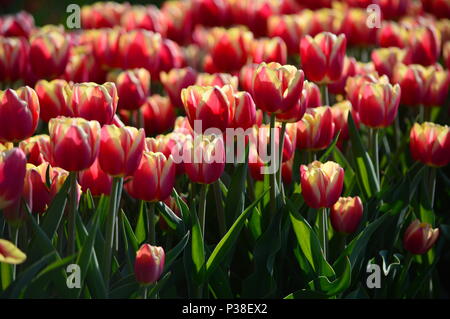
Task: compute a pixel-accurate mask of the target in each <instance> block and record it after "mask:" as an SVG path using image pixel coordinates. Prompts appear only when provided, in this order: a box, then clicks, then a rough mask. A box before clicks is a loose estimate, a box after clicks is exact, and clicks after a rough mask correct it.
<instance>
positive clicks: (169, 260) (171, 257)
mask: <svg viewBox="0 0 450 319" xmlns="http://www.w3.org/2000/svg"><path fill="white" fill-rule="evenodd" d="M190 234H191V233H190V232H189V231H188V232H187V233H186V235H184V237H183V238H182V239H181V240H180V242H179V243H178V244H177V245H176V246H175V247H173V248H172V249H171V250H170V251H169V252H168V253H167V254H166V261H165V264H164V268H165V269H166V271H167V270H168V269H170V266H172V264H173V263H174V262H175V260H176V259H177V257H178V256H179V255H180V254H181V253H182V252H183V250H184V248H186V245H187V243H188V242H189V238H190Z"/></svg>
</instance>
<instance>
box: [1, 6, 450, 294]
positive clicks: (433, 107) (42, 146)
mask: <svg viewBox="0 0 450 319" xmlns="http://www.w3.org/2000/svg"><path fill="white" fill-rule="evenodd" d="M373 3H375V4H376V5H377V7H378V9H379V12H377V14H379V15H380V16H379V17H378V18H379V19H380V25H379V26H372V25H371V24H370V23H369V22H368V21H369V20H370V19H372V18H373V17H372V16H371V15H372V14H373V12H370V11H368V10H366V8H367V7H368V6H369V5H371V4H373ZM375 18H376V17H375ZM81 24H82V28H81V29H73V30H65V29H64V27H63V26H56V25H45V26H42V27H38V26H35V24H34V19H33V17H32V16H31V15H30V14H28V13H26V12H20V13H17V14H14V15H7V16H2V17H0V83H1V89H2V90H0V263H1V267H2V271H1V274H2V275H1V276H0V291H1V290H3V296H5V297H37V296H42V294H43V295H44V296H56V297H85V298H93V297H94V298H95V297H98V298H107V297H111V298H114V297H126V298H129V297H131V298H140V297H144V298H147V297H164V296H165V297H208V296H209V297H215V298H220V297H278V298H279V297H286V296H287V297H288V298H302V297H307V296H309V297H310V296H313V297H317V298H330V297H361V296H369V295H370V296H372V297H402V298H403V297H416V296H422V297H423V296H427V297H432V296H439V295H440V293H441V292H440V291H439V290H438V289H437V288H436V287H435V286H436V285H434V284H433V279H434V280H437V279H436V278H437V277H436V276H437V275H436V271H431V272H430V271H429V270H430V269H432V270H434V269H435V267H436V264H437V263H438V262H448V256H447V257H446V258H447V260H445V258H444V256H442V257H441V254H442V253H441V252H442V251H443V250H445V247H447V248H448V241H446V240H445V238H448V237H447V236H448V234H450V233H448V229H449V228H448V227H449V226H447V225H445V224H448V222H449V218H448V209H447V211H445V207H446V205H447V203H446V198H445V196H447V197H448V194H449V189H450V183H449V181H450V180H449V177H447V175H446V174H445V171H444V170H443V169H442V168H443V167H445V166H446V165H448V164H449V162H450V128H449V127H448V126H447V125H445V123H447V122H448V118H449V115H450V112H449V98H448V95H449V94H448V93H449V87H450V72H449V68H450V3H449V2H448V1H446V0H422V1H417V0H395V1H384V0H377V1H361V0H358V1H354V0H346V1H331V0H315V1H311V0H279V1H272V0H256V1H255V0H252V1H250V0H190V1H173V0H172V1H167V2H164V3H163V4H162V7H161V8H157V7H156V6H153V5H147V6H143V5H142V6H141V5H130V4H128V3H125V4H118V3H114V2H98V3H95V4H92V5H88V6H84V7H82V8H81ZM233 132H234V133H233ZM236 132H238V133H239V132H240V134H241V135H242V134H244V135H245V137H244V139H243V140H240V139H239V136H237V135H239V134H236ZM233 134H234V135H233ZM240 142H243V143H242V144H240ZM408 144H409V150H408ZM235 148H237V149H238V154H237V155H236V156H235V154H234V153H233V155H231V156H229V153H230V152H231V151H232V150H234V149H235ZM239 150H240V153H239ZM269 158H270V159H269ZM271 165H274V167H275V168H274V169H272V170H270V169H269V166H271ZM438 179H441V182H438V183H437V182H436V180H438ZM436 185H438V186H441V187H436ZM441 196H444V198H441ZM445 213H447V215H445ZM329 223H331V226H332V227H329ZM439 225H443V226H442V227H443V229H444V230H445V232H444V231H443V230H442V228H441V231H440V229H439V227H438V226H439ZM440 232H441V233H443V232H444V233H446V234H445V235H446V236H439V234H440ZM377 234H379V236H378V237H377V236H376V235H377ZM438 239H441V240H440V241H438ZM437 243H439V245H437ZM440 258H441V259H440ZM378 262H380V263H383V267H384V268H383V269H387V268H389V269H393V271H386V270H385V274H384V276H385V277H386V279H385V280H384V281H383V284H384V285H386V286H385V287H383V289H382V290H380V291H381V292H380V293H378V292H377V293H374V292H371V291H370V290H369V289H368V288H367V287H366V286H365V277H364V271H365V268H366V267H367V266H368V265H369V264H373V263H378ZM70 263H77V264H78V265H79V266H80V267H81V272H82V276H81V281H82V282H81V288H78V290H77V291H76V292H73V290H71V289H69V288H67V287H65V285H64V284H63V285H61V284H60V283H61V280H62V279H61V278H64V279H67V276H68V274H67V273H66V272H64V271H60V270H62V269H63V267H65V266H66V265H68V264H70ZM447 265H448V264H447ZM388 266H389V267H388ZM412 269H414V270H415V271H412ZM415 274H417V276H415ZM433 274H434V275H433ZM20 278H29V279H28V281H26V282H24V280H18V279H20ZM407 278H409V280H407ZM64 282H65V281H64ZM416 282H417V283H418V284H417V285H416V284H415V283H416ZM426 282H428V283H429V284H428V285H425V284H424V283H426ZM42 285H45V289H42ZM38 287H39V289H40V290H39V291H40V294H41V295H39V294H38V293H37V290H38ZM391 288H392V289H391ZM75 290H76V289H75Z"/></svg>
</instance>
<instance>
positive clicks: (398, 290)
mask: <svg viewBox="0 0 450 319" xmlns="http://www.w3.org/2000/svg"><path fill="white" fill-rule="evenodd" d="M412 260H413V254H411V253H409V252H408V254H407V255H406V257H405V262H404V266H403V269H402V271H401V273H400V275H399V278H398V281H397V287H396V297H398V298H403V296H401V294H402V292H403V285H404V283H405V280H406V276H407V275H408V271H409V268H410V267H411V263H412Z"/></svg>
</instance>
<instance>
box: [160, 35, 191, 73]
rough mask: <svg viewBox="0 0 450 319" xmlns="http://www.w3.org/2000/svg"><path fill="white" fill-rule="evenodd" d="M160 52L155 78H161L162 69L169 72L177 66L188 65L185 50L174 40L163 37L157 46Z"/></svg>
mask: <svg viewBox="0 0 450 319" xmlns="http://www.w3.org/2000/svg"><path fill="white" fill-rule="evenodd" d="M156 50H157V52H158V69H157V71H156V74H155V79H159V75H160V73H161V72H162V71H165V72H168V71H170V70H172V69H175V68H182V67H184V66H186V60H185V57H184V52H183V50H182V49H181V47H180V46H179V45H178V44H177V43H176V42H174V41H172V40H169V39H162V40H161V42H159V46H157V47H156Z"/></svg>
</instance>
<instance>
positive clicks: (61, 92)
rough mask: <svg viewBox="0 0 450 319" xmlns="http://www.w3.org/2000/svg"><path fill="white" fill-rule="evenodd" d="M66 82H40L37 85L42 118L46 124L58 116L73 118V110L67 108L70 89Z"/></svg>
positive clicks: (58, 80) (57, 80)
mask: <svg viewBox="0 0 450 319" xmlns="http://www.w3.org/2000/svg"><path fill="white" fill-rule="evenodd" d="M68 85H69V84H68V83H67V82H66V81H65V80H60V79H56V80H53V81H46V80H39V81H38V82H37V83H36V85H35V90H36V93H37V95H38V97H39V104H40V116H41V119H42V120H43V121H45V122H48V121H50V119H52V118H54V117H58V116H73V113H72V110H71V109H69V108H68V106H67V96H68V93H69V92H70V87H68Z"/></svg>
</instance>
